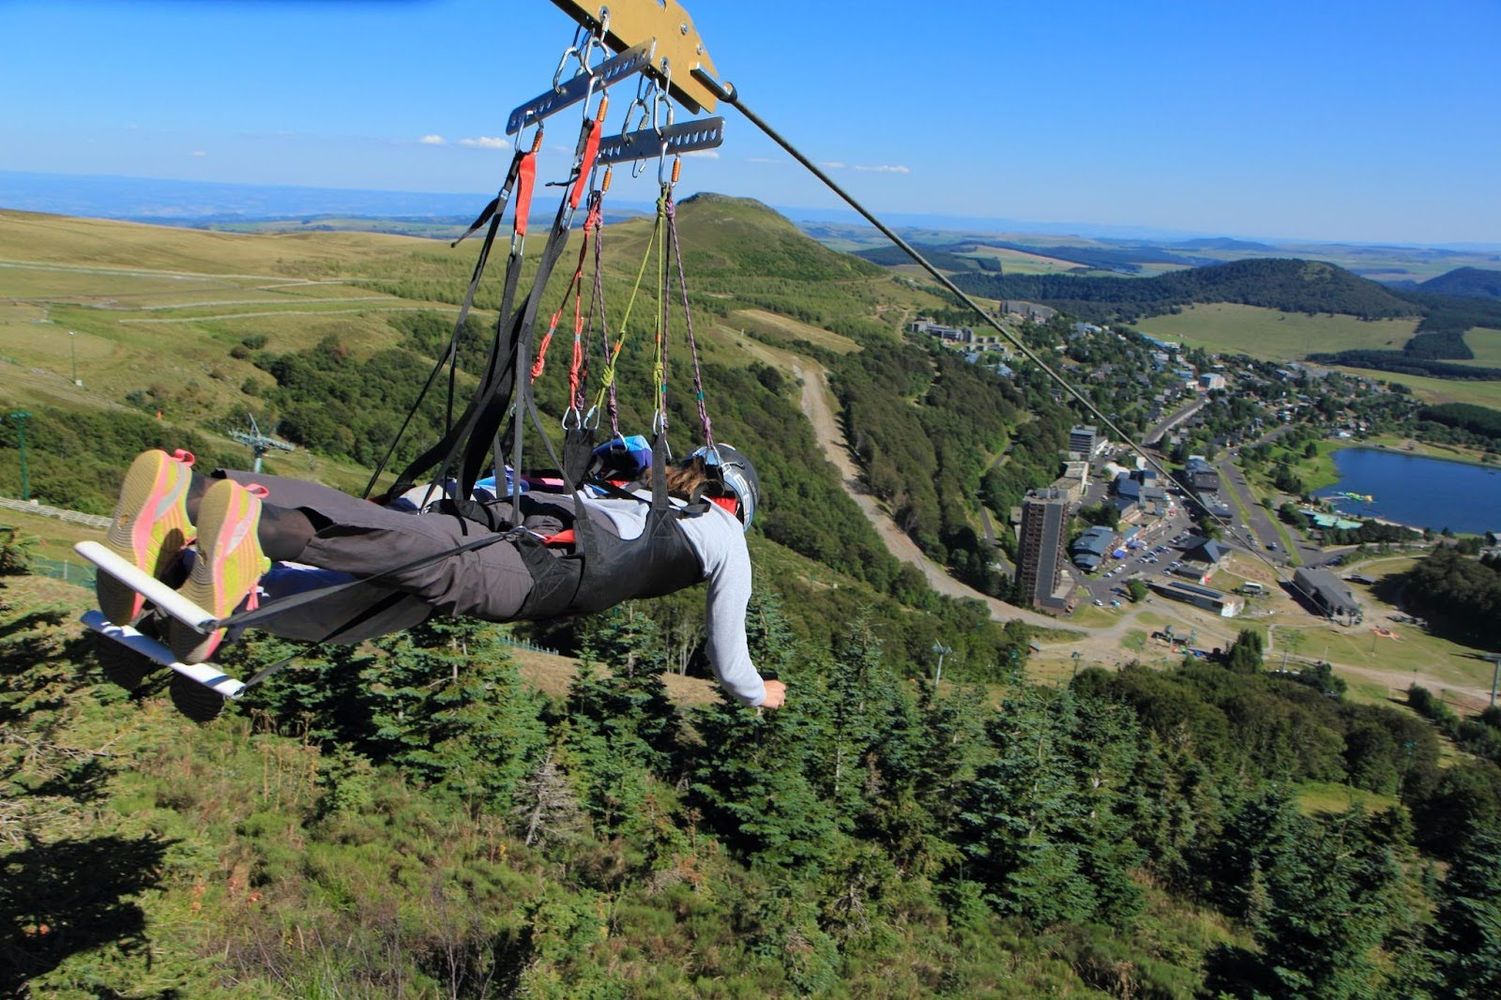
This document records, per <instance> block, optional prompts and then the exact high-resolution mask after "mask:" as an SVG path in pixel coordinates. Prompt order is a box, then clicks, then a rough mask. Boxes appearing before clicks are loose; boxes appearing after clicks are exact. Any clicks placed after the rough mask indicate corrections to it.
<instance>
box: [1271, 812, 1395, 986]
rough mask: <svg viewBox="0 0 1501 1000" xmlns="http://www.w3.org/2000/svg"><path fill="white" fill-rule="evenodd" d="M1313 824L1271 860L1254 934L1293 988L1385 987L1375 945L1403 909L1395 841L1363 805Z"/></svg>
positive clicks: (1276, 974) (1276, 970) (1283, 980)
mask: <svg viewBox="0 0 1501 1000" xmlns="http://www.w3.org/2000/svg"><path fill="white" fill-rule="evenodd" d="M1308 832H1309V833H1310V834H1311V835H1310V836H1305V837H1303V838H1301V839H1299V840H1297V841H1296V842H1295V843H1294V844H1293V845H1292V847H1291V850H1290V851H1287V852H1286V853H1284V854H1282V855H1280V856H1276V857H1274V858H1271V859H1270V860H1271V866H1270V867H1267V868H1266V888H1267V912H1266V918H1265V921H1264V924H1263V926H1262V928H1261V929H1260V931H1259V932H1258V933H1257V935H1256V938H1257V942H1258V943H1259V944H1260V945H1261V948H1262V953H1263V954H1264V955H1265V956H1266V962H1267V964H1268V965H1269V966H1270V967H1271V972H1272V974H1273V975H1274V977H1275V978H1276V979H1277V981H1278V982H1280V983H1281V985H1282V988H1283V989H1284V990H1285V991H1286V992H1287V993H1289V994H1291V995H1298V996H1317V997H1327V998H1329V1000H1345V998H1350V997H1371V996H1380V995H1383V993H1384V989H1383V984H1384V981H1385V980H1384V974H1383V973H1382V972H1381V971H1380V969H1379V968H1378V967H1377V965H1376V963H1375V961H1374V951H1375V949H1376V947H1377V946H1378V945H1380V944H1381V942H1382V941H1383V939H1384V938H1385V937H1386V935H1387V933H1388V931H1389V930H1390V929H1391V928H1392V926H1393V925H1394V923H1395V922H1396V919H1397V917H1398V915H1399V914H1400V913H1401V904H1400V891H1401V880H1402V872H1401V869H1400V868H1399V867H1398V864H1397V861H1396V858H1395V856H1394V852H1393V849H1392V845H1391V844H1390V842H1389V839H1388V838H1387V837H1386V836H1384V834H1383V831H1382V830H1381V829H1380V828H1379V824H1378V823H1375V822H1373V821H1372V819H1371V817H1370V816H1368V815H1366V814H1365V813H1364V812H1362V811H1360V810H1358V809H1357V810H1353V811H1351V812H1349V813H1346V814H1344V815H1342V816H1337V817H1333V818H1331V819H1329V820H1326V821H1324V822H1322V823H1320V824H1318V825H1317V826H1315V827H1313V829H1311V830H1309V831H1308Z"/></svg>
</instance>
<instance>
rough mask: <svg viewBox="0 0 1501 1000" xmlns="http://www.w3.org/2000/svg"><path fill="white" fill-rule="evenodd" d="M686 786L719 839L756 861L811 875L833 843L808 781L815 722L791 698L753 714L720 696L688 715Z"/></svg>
mask: <svg viewBox="0 0 1501 1000" xmlns="http://www.w3.org/2000/svg"><path fill="white" fill-rule="evenodd" d="M693 723H694V728H695V729H697V730H698V732H699V734H700V735H701V736H702V738H703V743H704V746H703V749H702V750H700V751H699V752H698V753H697V754H696V755H695V756H694V764H693V768H692V781H693V784H692V789H693V794H694V798H695V800H696V802H697V803H698V805H699V806H700V807H701V808H702V809H703V811H704V815H705V817H706V819H708V821H709V823H710V824H711V825H712V826H713V828H714V829H715V830H716V831H717V832H718V833H719V835H720V836H721V837H723V838H724V839H725V840H727V841H728V842H730V843H731V844H733V845H735V846H736V847H737V848H739V849H740V850H741V851H743V852H744V853H746V854H748V855H750V856H752V857H753V858H755V859H756V860H757V861H761V862H763V863H766V864H770V865H773V866H775V867H778V868H784V869H793V868H797V869H802V870H803V871H804V873H805V874H807V875H810V876H811V875H812V874H814V873H815V872H816V871H817V870H818V869H819V867H820V866H821V865H822V864H823V863H824V862H825V861H826V860H827V858H828V857H829V854H830V852H831V851H832V850H833V849H834V848H835V840H836V827H835V823H834V817H833V812H832V809H831V808H830V804H829V802H828V801H827V800H826V799H825V798H824V797H823V796H821V795H819V794H818V792H817V791H816V790H815V789H814V787H813V786H812V784H810V783H809V781H808V778H807V774H808V772H809V770H810V769H811V767H812V764H811V762H810V760H809V753H810V748H811V747H813V746H816V745H817V743H818V741H819V733H818V732H817V726H816V723H815V721H814V720H813V719H812V718H810V717H809V716H808V715H807V714H805V713H804V712H803V710H802V709H800V708H799V707H798V703H797V701H789V702H788V704H787V705H785V706H783V707H782V708H779V709H777V710H776V711H775V712H767V713H764V714H758V713H756V712H755V711H753V710H751V709H748V708H746V707H745V706H743V705H740V704H737V703H734V702H732V701H731V700H730V699H729V698H728V696H723V695H722V696H721V697H720V700H719V701H718V702H716V703H715V704H713V705H709V706H706V707H704V708H702V709H699V710H698V711H697V712H695V713H694V716H693Z"/></svg>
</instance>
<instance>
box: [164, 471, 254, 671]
mask: <svg viewBox="0 0 1501 1000" xmlns="http://www.w3.org/2000/svg"><path fill="white" fill-rule="evenodd" d="M262 492H264V491H262ZM260 520H261V498H260V497H259V496H257V495H256V494H255V493H254V492H253V491H252V489H251V488H247V487H245V486H241V485H240V484H239V483H237V482H235V481H234V480H232V479H221V480H219V481H217V482H215V483H214V484H213V485H212V486H210V487H209V488H208V490H207V491H206V492H205V493H204V494H203V500H202V502H201V503H200V504H199V505H198V558H197V559H196V560H195V561H194V562H193V569H192V571H191V572H190V573H189V574H188V582H187V583H185V584H183V585H182V587H181V588H180V589H179V591H178V593H180V594H182V596H184V597H186V598H187V599H188V600H190V601H192V602H193V603H194V604H197V605H198V606H199V607H201V608H203V609H204V610H205V611H207V612H208V613H209V614H211V615H213V616H214V617H215V618H216V619H224V618H228V617H229V616H230V615H231V614H233V613H234V612H235V609H236V608H238V607H239V606H240V605H241V604H244V603H246V601H247V599H248V600H249V601H251V602H252V603H253V602H254V601H255V596H256V583H257V581H259V580H260V578H261V577H262V576H263V575H264V574H265V573H266V571H267V570H269V569H270V568H271V560H270V559H267V558H266V554H265V553H264V552H262V551H261V543H260V539H259V538H257V537H256V529H257V528H258V527H259V526H260ZM225 631H226V629H222V628H221V629H215V630H214V631H213V632H211V633H209V634H208V635H204V634H202V633H201V632H198V631H196V630H194V629H193V628H192V627H191V626H188V625H185V624H183V623H182V622H179V621H175V620H174V621H173V622H172V623H171V625H170V627H169V629H168V645H169V646H171V647H172V652H173V654H174V655H175V656H176V657H177V658H178V659H179V660H181V661H182V662H183V663H202V662H203V661H204V660H207V659H208V658H209V657H211V656H213V655H214V651H215V650H217V649H218V648H219V644H220V643H221V642H223V641H224V633H225Z"/></svg>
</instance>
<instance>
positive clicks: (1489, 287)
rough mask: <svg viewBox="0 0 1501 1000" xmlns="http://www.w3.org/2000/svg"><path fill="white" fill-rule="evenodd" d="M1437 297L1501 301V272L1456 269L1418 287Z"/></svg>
mask: <svg viewBox="0 0 1501 1000" xmlns="http://www.w3.org/2000/svg"><path fill="white" fill-rule="evenodd" d="M1418 288H1419V289H1420V290H1422V291H1424V292H1431V293H1433V294H1435V295H1455V296H1464V297H1466V298H1475V299H1501V271H1489V270H1486V269H1485V268H1480V267H1456V268H1455V269H1454V270H1452V271H1449V272H1448V273H1446V274H1441V275H1439V276H1438V277H1437V278H1429V279H1428V280H1427V281H1425V282H1422V283H1421V284H1420V285H1418Z"/></svg>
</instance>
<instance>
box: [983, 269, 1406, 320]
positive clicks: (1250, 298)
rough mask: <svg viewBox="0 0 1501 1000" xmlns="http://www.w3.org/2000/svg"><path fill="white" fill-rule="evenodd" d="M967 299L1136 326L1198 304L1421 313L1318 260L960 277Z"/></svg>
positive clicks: (1369, 314) (1366, 315) (1377, 315)
mask: <svg viewBox="0 0 1501 1000" xmlns="http://www.w3.org/2000/svg"><path fill="white" fill-rule="evenodd" d="M955 280H956V283H957V284H958V285H959V286H960V287H961V288H963V289H964V290H965V291H967V292H971V293H974V294H979V295H986V296H989V297H991V298H998V299H1026V300H1028V301H1032V302H1042V303H1045V304H1047V305H1050V306H1054V307H1055V308H1058V309H1062V310H1064V311H1066V312H1069V313H1072V314H1074V315H1076V316H1080V317H1082V318H1085V319H1096V320H1109V319H1125V320H1132V319H1138V318H1140V317H1142V316H1153V315H1160V314H1162V313H1166V312H1171V311H1172V310H1173V309H1174V308H1179V307H1182V306H1187V305H1192V304H1194V303H1199V302H1232V303H1237V304H1240V305H1248V306H1262V307H1264V308H1268V309H1278V310H1281V311H1283V312H1300V313H1344V314H1347V315H1351V316H1357V317H1360V318H1361V319H1390V318H1394V317H1399V316H1414V315H1417V314H1419V313H1420V312H1421V311H1422V310H1421V309H1420V308H1419V307H1417V306H1415V305H1414V304H1413V303H1411V302H1408V301H1406V300H1405V299H1402V298H1399V297H1398V296H1396V295H1394V294H1392V293H1391V292H1390V291H1388V290H1387V289H1386V288H1384V287H1382V286H1381V285H1379V284H1377V283H1376V282H1374V281H1368V280H1366V279H1364V278H1359V277H1356V276H1355V275H1353V274H1351V273H1350V272H1348V271H1346V270H1344V269H1343V268H1339V267H1335V266H1334V265H1332V264H1325V263H1322V262H1319V261H1306V260H1285V259H1254V260H1243V261H1234V262H1232V263H1229V264H1216V265H1214V266H1211V267H1196V268H1193V269H1191V270H1186V271H1175V272H1172V273H1170V274H1162V275H1158V276H1157V277H1155V278H1139V279H1136V278H1073V277H1067V276H1042V275H1038V276H1033V275H1018V276H1010V275H1003V276H1000V277H993V276H988V275H974V274H966V275H961V276H959V277H958V278H956V279H955Z"/></svg>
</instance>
